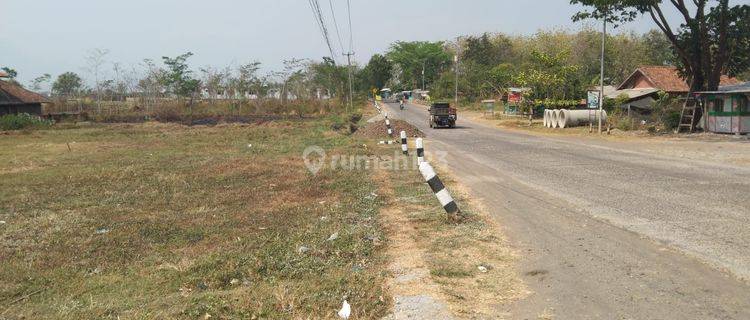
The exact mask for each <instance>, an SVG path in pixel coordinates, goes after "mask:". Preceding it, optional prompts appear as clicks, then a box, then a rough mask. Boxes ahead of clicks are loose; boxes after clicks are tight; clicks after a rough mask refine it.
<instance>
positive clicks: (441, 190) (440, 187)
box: [375, 103, 461, 215]
mask: <svg viewBox="0 0 750 320" xmlns="http://www.w3.org/2000/svg"><path fill="white" fill-rule="evenodd" d="M375 107H376V108H377V109H378V112H382V111H381V110H380V107H378V105H377V103H375ZM383 114H384V115H385V125H386V128H387V129H388V136H389V137H393V129H392V128H391V121H390V119H388V112H383ZM400 137H401V151H402V152H403V154H404V155H408V154H409V145H408V143H407V136H406V131H401V132H400ZM380 143H381V144H392V141H380ZM415 147H416V149H417V164H418V165H419V172H420V173H421V174H422V177H423V178H424V180H425V182H427V185H429V186H430V189H432V192H433V193H434V194H435V197H436V198H437V199H438V202H440V205H441V206H443V209H444V210H445V212H447V213H448V214H451V215H456V214H459V213H461V210H460V209H459V208H458V205H457V204H456V201H455V200H453V197H452V196H451V194H450V192H449V191H448V189H446V188H445V185H444V184H443V182H442V181H441V180H440V177H438V175H437V173H436V172H435V169H434V168H432V166H431V165H430V164H429V163H428V162H427V161H426V160H425V156H424V141H423V140H422V138H417V139H416V140H415Z"/></svg>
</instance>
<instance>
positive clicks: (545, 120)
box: [542, 110, 547, 127]
mask: <svg viewBox="0 0 750 320" xmlns="http://www.w3.org/2000/svg"><path fill="white" fill-rule="evenodd" d="M542 119H543V120H542V123H543V124H544V126H545V127H547V110H544V117H543V118H542Z"/></svg>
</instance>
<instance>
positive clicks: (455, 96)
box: [453, 54, 458, 106]
mask: <svg viewBox="0 0 750 320" xmlns="http://www.w3.org/2000/svg"><path fill="white" fill-rule="evenodd" d="M453 64H454V66H455V68H456V92H455V93H454V98H455V100H456V106H458V54H456V55H455V56H453Z"/></svg>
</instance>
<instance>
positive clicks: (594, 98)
mask: <svg viewBox="0 0 750 320" xmlns="http://www.w3.org/2000/svg"><path fill="white" fill-rule="evenodd" d="M600 95H601V92H599V91H589V92H588V95H587V99H586V102H587V103H586V105H587V106H588V107H589V109H599V96H600Z"/></svg>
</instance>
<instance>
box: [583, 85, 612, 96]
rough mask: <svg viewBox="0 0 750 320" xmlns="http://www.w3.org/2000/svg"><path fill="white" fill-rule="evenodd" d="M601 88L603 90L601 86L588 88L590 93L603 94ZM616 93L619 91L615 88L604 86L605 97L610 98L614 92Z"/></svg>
mask: <svg viewBox="0 0 750 320" xmlns="http://www.w3.org/2000/svg"><path fill="white" fill-rule="evenodd" d="M601 88H602V87H601V86H591V87H588V91H591V92H601V91H602V89H601ZM615 91H617V88H615V87H614V86H604V96H605V97H609V95H610V94H611V93H612V92H615Z"/></svg>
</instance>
